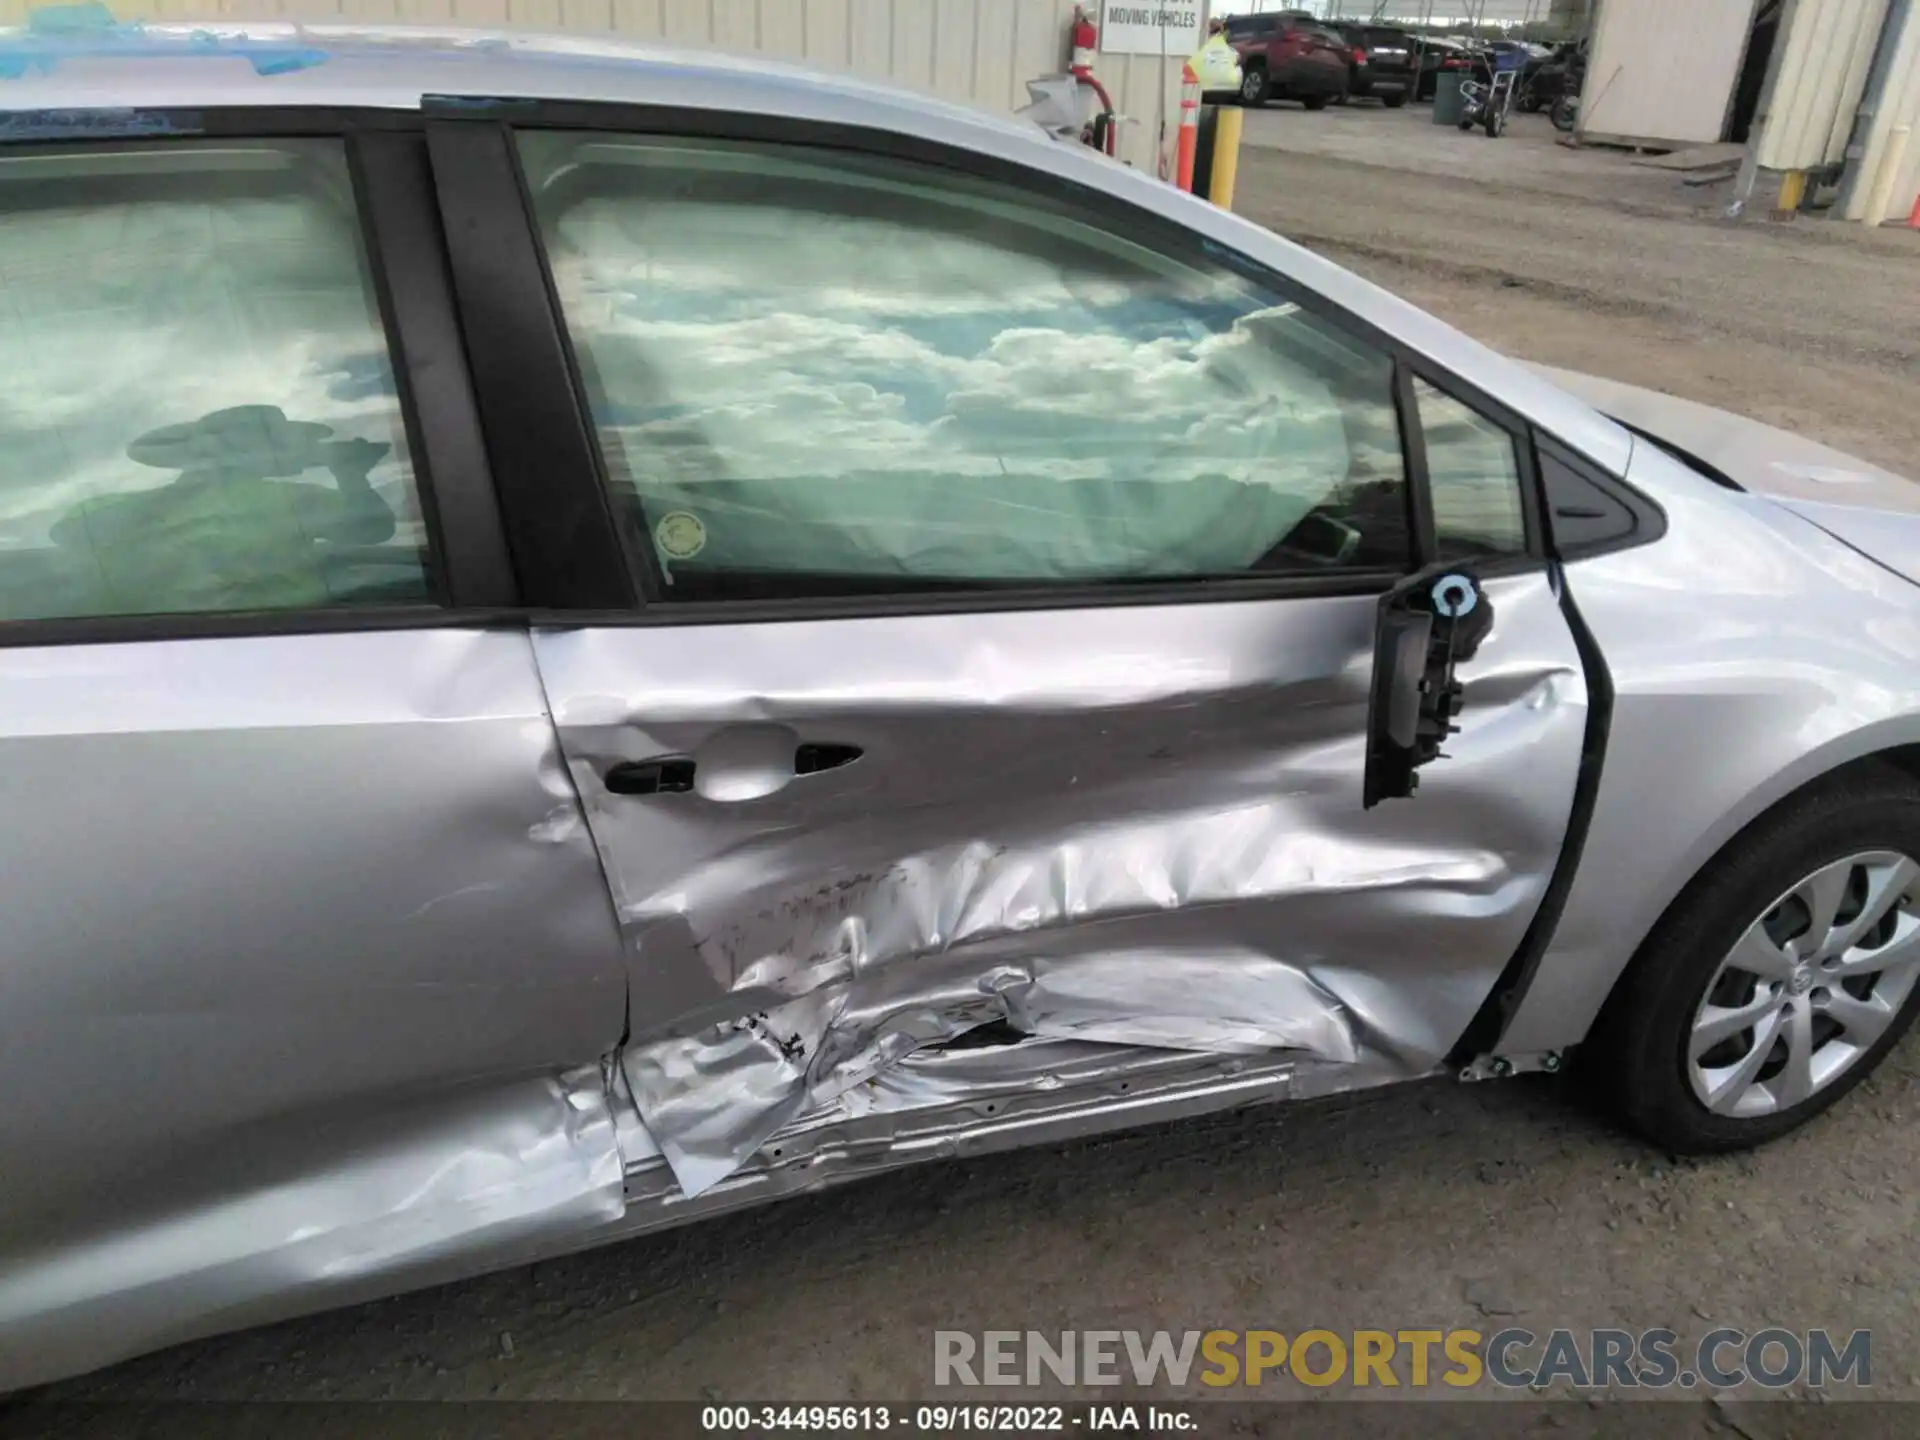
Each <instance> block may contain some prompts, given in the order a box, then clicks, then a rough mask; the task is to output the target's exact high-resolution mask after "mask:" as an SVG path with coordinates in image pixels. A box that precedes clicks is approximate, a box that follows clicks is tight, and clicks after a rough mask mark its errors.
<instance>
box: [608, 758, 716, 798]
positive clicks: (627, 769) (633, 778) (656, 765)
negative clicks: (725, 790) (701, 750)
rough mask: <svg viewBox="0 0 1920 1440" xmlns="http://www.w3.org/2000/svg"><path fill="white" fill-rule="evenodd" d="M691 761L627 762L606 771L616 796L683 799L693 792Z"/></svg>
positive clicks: (611, 788) (609, 788) (611, 789)
mask: <svg viewBox="0 0 1920 1440" xmlns="http://www.w3.org/2000/svg"><path fill="white" fill-rule="evenodd" d="M693 776H694V763H693V761H691V760H628V761H625V762H624V763H622V764H619V765H615V766H614V767H613V768H612V769H611V770H609V771H607V789H608V790H609V791H611V792H612V793H613V794H615V795H682V794H685V793H686V792H687V791H689V790H691V789H693Z"/></svg>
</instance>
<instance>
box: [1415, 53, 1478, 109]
mask: <svg viewBox="0 0 1920 1440" xmlns="http://www.w3.org/2000/svg"><path fill="white" fill-rule="evenodd" d="M1475 69H1479V70H1483V71H1484V70H1485V69H1486V56H1485V53H1484V52H1483V51H1480V50H1478V49H1475V48H1474V47H1473V46H1471V45H1463V44H1461V43H1460V42H1459V41H1458V40H1438V39H1426V40H1422V41H1421V42H1420V78H1419V80H1418V82H1417V83H1416V88H1415V92H1414V94H1415V98H1416V99H1420V100H1431V99H1432V98H1433V92H1434V91H1435V90H1437V89H1438V88H1439V86H1440V76H1441V74H1442V73H1443V72H1446V71H1461V72H1466V73H1471V72H1472V71H1474V70H1475ZM1483 78H1484V77H1483Z"/></svg>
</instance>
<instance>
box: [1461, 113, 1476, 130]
mask: <svg viewBox="0 0 1920 1440" xmlns="http://www.w3.org/2000/svg"><path fill="white" fill-rule="evenodd" d="M1460 128H1461V129H1462V130H1471V129H1472V128H1473V117H1472V116H1471V115H1462V116H1461V117H1460Z"/></svg>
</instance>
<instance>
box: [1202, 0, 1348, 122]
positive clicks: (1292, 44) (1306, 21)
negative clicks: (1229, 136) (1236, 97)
mask: <svg viewBox="0 0 1920 1440" xmlns="http://www.w3.org/2000/svg"><path fill="white" fill-rule="evenodd" d="M1226 31H1227V39H1228V41H1229V42H1231V43H1232V45H1233V48H1234V49H1235V50H1237V51H1239V52H1240V103H1241V104H1242V105H1264V104H1266V103H1267V101H1269V100H1298V101H1299V102H1300V103H1301V104H1302V105H1305V106H1306V107H1307V109H1309V110H1324V109H1326V108H1327V106H1329V105H1331V104H1332V103H1333V102H1334V101H1336V100H1345V99H1346V98H1347V89H1348V87H1349V85H1350V84H1351V83H1352V79H1351V74H1350V71H1349V69H1348V64H1347V43H1346V41H1345V40H1343V39H1342V38H1341V37H1340V36H1338V35H1336V34H1334V32H1333V31H1331V30H1328V29H1326V28H1324V27H1323V26H1321V25H1320V24H1319V23H1318V22H1317V21H1316V20H1315V19H1314V17H1313V16H1311V15H1309V14H1307V13H1305V12H1304V11H1296V10H1282V11H1278V12H1276V13H1274V14H1271V15H1235V16H1233V17H1231V18H1230V19H1229V20H1228V21H1227V25H1226Z"/></svg>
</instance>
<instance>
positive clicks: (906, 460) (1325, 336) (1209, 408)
mask: <svg viewBox="0 0 1920 1440" xmlns="http://www.w3.org/2000/svg"><path fill="white" fill-rule="evenodd" d="M557 144H558V142H556V141H554V140H553V139H552V137H534V138H533V139H531V140H530V141H529V142H528V145H529V150H528V160H529V172H530V175H531V177H532V178H533V180H534V183H535V194H536V197H537V200H536V203H537V204H538V205H540V206H541V208H542V209H543V211H544V212H545V213H543V215H542V220H543V223H544V226H545V228H546V232H547V236H548V246H549V252H550V255H551V258H552V264H553V270H554V275H555V280H556V283H557V286H558V289H559V292H560V295H561V297H562V302H563V305H564V307H565V308H566V311H567V316H568V323H569V326H570V328H571V330H572V332H573V336H574V339H575V343H576V348H577V349H578V350H579V351H580V353H581V356H582V360H583V367H584V369H585V371H586V373H587V379H588V386H589V392H590V396H591V399H592V402H593V408H594V413H595V418H596V420H597V422H598V423H599V425H600V427H601V434H602V442H603V446H604V448H605V449H606V451H607V453H608V463H609V470H610V472H611V473H612V475H613V477H614V479H615V481H616V483H617V484H620V485H621V487H622V488H623V489H625V488H627V487H628V486H630V487H631V488H632V490H634V491H636V492H638V495H639V498H640V500H641V501H642V503H643V504H644V505H645V507H646V509H647V511H648V512H649V513H651V514H653V515H659V514H662V513H665V511H667V510H669V509H673V508H681V507H688V508H695V509H698V510H700V511H701V513H702V516H703V519H704V520H706V522H707V536H708V543H709V546H710V549H709V551H708V553H707V554H706V555H705V556H704V557H703V563H705V564H731V565H737V566H740V567H742V568H753V567H757V566H763V565H764V566H770V567H773V568H801V569H811V570H816V571H820V572H825V573H838V572H841V571H856V572H874V573H906V574H926V575H947V576H955V577H977V578H1017V577H1019V576H1023V575H1024V576H1029V577H1032V578H1060V577H1067V576H1097V575H1101V574H1111V575H1116V576H1119V575H1126V574H1136V573H1141V574H1171V573H1197V572H1213V571H1222V570H1234V569H1240V568H1244V567H1245V566H1247V565H1249V564H1252V563H1253V562H1254V561H1256V560H1257V559H1259V558H1260V557H1261V556H1262V555H1263V554H1264V553H1266V552H1267V551H1268V550H1270V549H1271V548H1272V547H1273V546H1274V544H1275V542H1276V541H1278V540H1279V539H1281V538H1282V537H1283V536H1285V535H1287V534H1288V533H1289V532H1290V531H1291V530H1293V528H1294V527H1295V526H1296V525H1297V524H1298V523H1299V522H1300V520H1301V519H1302V518H1304V517H1305V516H1306V515H1307V514H1308V513H1309V512H1311V511H1312V510H1314V509H1315V508H1316V507H1320V506H1324V505H1326V504H1328V503H1330V502H1331V501H1332V500H1333V499H1334V498H1335V497H1336V495H1337V493H1338V491H1339V490H1340V488H1341V487H1342V486H1343V485H1345V484H1346V483H1347V482H1349V481H1351V480H1357V479H1390V480H1397V479H1399V478H1400V477H1399V457H1398V436H1397V431H1396V430H1394V428H1393V413H1392V408H1391V403H1390V398H1389V391H1388V383H1387V377H1388V369H1387V366H1386V363H1385V362H1384V361H1383V360H1382V359H1380V358H1379V357H1377V356H1374V355H1372V354H1370V353H1365V352H1362V351H1360V350H1359V349H1358V348H1357V347H1355V346H1353V345H1352V344H1351V343H1350V342H1346V341H1344V340H1340V339H1337V338H1335V337H1334V336H1333V334H1332V332H1330V331H1327V330H1326V328H1325V327H1323V326H1321V325H1319V324H1318V323H1317V322H1314V321H1312V320H1310V319H1309V318H1308V317H1306V316H1304V315H1303V314H1301V313H1300V312H1299V311H1298V310H1297V308H1296V307H1295V306H1293V305H1292V304H1290V303H1286V302H1282V301H1278V300H1277V299H1275V298H1274V297H1272V296H1270V295H1267V294H1264V293H1262V292H1260V291H1259V290H1257V289H1256V288H1255V287H1252V286H1250V285H1248V284H1246V283H1245V282H1242V281H1241V280H1239V279H1238V278H1236V277H1234V276H1232V275H1231V274H1229V273H1227V272H1225V271H1224V270H1218V269H1214V268H1211V267H1210V268H1207V269H1204V270H1201V269H1194V268H1191V267H1181V266H1177V265H1175V264H1173V263H1172V262H1170V261H1167V260H1164V259H1161V258H1159V257H1157V256H1151V255H1149V254H1148V252H1146V251H1143V250H1140V249H1139V248H1138V247H1136V246H1133V245H1131V244H1130V243H1129V242H1126V241H1122V240H1114V239H1110V238H1108V237H1103V236H1101V235H1099V234H1097V233H1096V232H1094V231H1092V230H1090V229H1088V228H1087V227H1086V226H1085V225H1084V224H1081V223H1079V222H1077V221H1074V220H1072V219H1070V218H1064V217H1063V216H1062V215H1060V214H1056V213H1054V212H1052V211H1049V210H1048V209H1046V208H1045V207H1044V206H1043V205H1040V204H1038V203H1021V204H1011V203H1009V202H1008V201H1006V200H1005V199H1004V198H997V197H998V196H999V192H989V188H988V187H984V186H979V185H975V184H974V183H973V182H968V181H963V180H961V179H960V178H959V177H946V176H942V177H940V178H939V179H938V180H937V181H936V182H931V183H929V184H926V185H922V184H920V183H918V182H916V183H915V184H912V185H909V184H905V183H902V182H900V181H898V180H887V181H885V182H881V181H878V180H875V179H874V178H873V177H872V176H871V175H870V174H865V173H857V174H854V175H853V176H852V178H851V179H848V177H847V176H845V175H842V174H840V173H838V172H837V171H836V169H835V168H834V166H836V165H838V163H839V162H838V161H837V160H836V161H835V162H832V164H828V163H823V162H820V161H817V160H816V161H812V162H808V163H807V164H804V165H801V164H798V163H797V162H791V161H788V160H786V159H782V158H772V157H769V156H762V155H759V154H754V153H752V152H748V151H744V150H727V149H719V148H716V149H707V148H703V147H691V146H688V147H665V146H649V145H641V146H637V147H632V148H633V149H634V150H635V152H636V153H637V154H638V155H640V157H641V158H640V159H639V160H636V161H632V162H631V163H625V162H624V161H623V163H620V164H607V165H604V166H602V167H600V169H599V171H598V172H595V173H593V174H592V175H591V176H589V175H588V174H587V173H586V172H583V171H580V170H573V171H570V172H567V175H566V183H565V184H564V185H562V184H559V183H557V182H556V183H555V184H553V185H550V186H543V185H542V183H541V178H540V177H541V176H542V174H543V173H544V172H543V168H542V161H541V155H542V154H543V152H551V151H553V150H554V149H555V147H556V145H557ZM627 148H628V147H618V146H612V147H610V146H606V145H604V144H597V143H593V142H589V144H588V145H587V146H584V147H582V149H583V151H585V150H591V151H595V152H597V153H601V154H604V155H618V156H624V155H625V153H626V150H627ZM743 156H744V157H745V160H746V161H749V162H751V163H752V164H754V165H761V166H764V167H765V168H767V169H768V170H769V171H770V172H771V173H770V178H769V180H768V185H769V186H770V187H771V191H770V192H769V189H768V188H767V187H754V186H748V185H744V184H742V183H741V179H740V177H741V169H740V166H741V164H742V160H743ZM716 157H717V158H716ZM872 163H873V162H854V161H849V162H848V164H849V166H852V167H855V168H856V169H858V167H861V166H868V167H870V166H871V164H872ZM891 168H893V169H894V170H896V171H897V172H898V173H906V174H911V173H914V172H911V171H908V170H907V169H906V167H898V166H895V167H891ZM716 171H717V172H718V173H717V174H716V173H714V172H716ZM930 173H936V172H930ZM796 174H803V178H804V177H805V176H811V177H812V178H811V179H808V180H807V183H796V182H795V180H794V176H795V175H796ZM935 184H937V185H938V186H939V188H938V189H937V190H936V189H935V188H933V187H934V185H935ZM709 189H715V190H718V191H720V192H722V194H723V197H724V198H722V199H715V198H714V197H713V196H712V195H710V194H709V193H708V190H709ZM769 193H771V194H773V195H777V196H778V197H779V199H778V202H777V203H776V201H774V200H771V199H769V198H768V196H769ZM835 206H841V207H845V209H846V210H851V211H854V212H857V213H843V212H842V211H836V209H835V208H834V207H835ZM1356 419H1357V420H1358V423H1356ZM1383 426H1384V427H1385V432H1386V433H1385V439H1384V441H1383V439H1382V435H1381V431H1382V427H1383ZM808 547H811V549H810V550H809V549H808Z"/></svg>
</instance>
